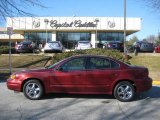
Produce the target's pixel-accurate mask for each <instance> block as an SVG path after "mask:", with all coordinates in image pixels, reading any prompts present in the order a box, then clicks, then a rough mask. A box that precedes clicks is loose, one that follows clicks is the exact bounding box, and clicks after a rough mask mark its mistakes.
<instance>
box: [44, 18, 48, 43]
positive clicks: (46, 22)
mask: <svg viewBox="0 0 160 120" xmlns="http://www.w3.org/2000/svg"><path fill="white" fill-rule="evenodd" d="M44 22H45V29H46V43H47V39H48V35H47V25H48V22H49V21H48V19H44Z"/></svg>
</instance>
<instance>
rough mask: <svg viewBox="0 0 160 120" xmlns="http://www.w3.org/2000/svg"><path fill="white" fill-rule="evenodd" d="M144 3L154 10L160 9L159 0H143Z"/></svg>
mask: <svg viewBox="0 0 160 120" xmlns="http://www.w3.org/2000/svg"><path fill="white" fill-rule="evenodd" d="M144 1H145V3H146V4H147V5H148V6H150V7H152V8H153V9H154V10H157V11H160V0H144Z"/></svg>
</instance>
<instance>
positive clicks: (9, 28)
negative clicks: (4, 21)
mask: <svg viewBox="0 0 160 120" xmlns="http://www.w3.org/2000/svg"><path fill="white" fill-rule="evenodd" d="M7 34H8V35H12V34H13V27H7Z"/></svg>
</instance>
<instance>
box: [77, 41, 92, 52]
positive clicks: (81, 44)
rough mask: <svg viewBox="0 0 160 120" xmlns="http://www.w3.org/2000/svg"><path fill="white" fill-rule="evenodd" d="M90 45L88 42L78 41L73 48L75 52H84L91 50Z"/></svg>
mask: <svg viewBox="0 0 160 120" xmlns="http://www.w3.org/2000/svg"><path fill="white" fill-rule="evenodd" d="M91 48H92V44H91V42H90V41H78V43H77V45H76V46H75V49H76V50H84V49H91Z"/></svg>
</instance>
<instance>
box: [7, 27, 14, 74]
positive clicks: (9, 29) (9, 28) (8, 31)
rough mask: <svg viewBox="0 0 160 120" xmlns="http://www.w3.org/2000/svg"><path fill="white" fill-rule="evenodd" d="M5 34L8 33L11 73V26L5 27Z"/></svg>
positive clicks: (10, 67) (10, 68)
mask: <svg viewBox="0 0 160 120" xmlns="http://www.w3.org/2000/svg"><path fill="white" fill-rule="evenodd" d="M7 34H8V35H9V59H8V62H9V73H10V74H12V64H11V54H12V53H11V35H12V34H13V27H7Z"/></svg>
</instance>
